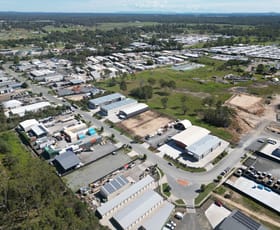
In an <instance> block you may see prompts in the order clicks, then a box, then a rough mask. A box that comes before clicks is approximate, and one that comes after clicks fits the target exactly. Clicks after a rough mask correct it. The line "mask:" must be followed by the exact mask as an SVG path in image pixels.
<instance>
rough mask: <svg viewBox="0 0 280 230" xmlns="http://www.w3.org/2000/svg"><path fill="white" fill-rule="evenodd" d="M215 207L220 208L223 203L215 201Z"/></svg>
mask: <svg viewBox="0 0 280 230" xmlns="http://www.w3.org/2000/svg"><path fill="white" fill-rule="evenodd" d="M215 205H217V206H219V207H222V206H223V203H222V202H221V201H220V200H216V201H215Z"/></svg>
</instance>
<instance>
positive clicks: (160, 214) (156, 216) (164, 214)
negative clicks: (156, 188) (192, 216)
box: [142, 201, 175, 230]
mask: <svg viewBox="0 0 280 230" xmlns="http://www.w3.org/2000/svg"><path fill="white" fill-rule="evenodd" d="M174 207H175V206H174V205H173V204H171V203H169V202H168V201H166V202H165V203H164V204H163V205H161V206H160V207H159V209H156V210H155V211H154V212H153V213H152V215H151V216H150V217H149V218H148V219H147V220H146V221H145V222H144V223H143V224H142V227H144V229H145V230H161V229H162V227H163V226H164V224H165V222H166V221H167V220H168V218H169V216H170V215H171V213H172V211H173V209H174Z"/></svg>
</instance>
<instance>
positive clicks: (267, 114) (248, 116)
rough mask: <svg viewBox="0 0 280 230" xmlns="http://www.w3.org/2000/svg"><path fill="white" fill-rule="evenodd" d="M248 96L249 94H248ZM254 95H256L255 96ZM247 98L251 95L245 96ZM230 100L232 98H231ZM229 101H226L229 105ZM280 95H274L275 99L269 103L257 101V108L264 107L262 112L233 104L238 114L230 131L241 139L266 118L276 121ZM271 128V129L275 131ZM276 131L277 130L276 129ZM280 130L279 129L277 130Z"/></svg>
mask: <svg viewBox="0 0 280 230" xmlns="http://www.w3.org/2000/svg"><path fill="white" fill-rule="evenodd" d="M246 96H247V95H246ZM253 97H254V96H253ZM244 98H247V100H248V99H249V98H250V97H244ZM229 101H230V100H229ZM229 101H228V102H226V103H227V104H228V105H229ZM256 101H257V100H256V99H255V101H253V102H250V101H249V102H248V103H247V105H249V104H253V103H254V102H256ZM279 101H280V95H274V96H273V99H271V100H270V103H269V104H264V103H263V101H261V102H260V103H256V105H255V106H256V107H257V108H262V110H261V111H262V112H261V113H256V114H254V113H252V112H249V111H245V109H240V108H239V107H238V108H237V107H236V106H232V107H234V109H235V112H236V115H235V117H234V122H233V123H232V125H231V127H230V131H231V133H232V134H233V136H234V137H235V139H236V140H238V139H239V137H240V135H242V134H244V133H248V132H249V131H251V130H252V129H254V128H255V127H256V126H257V125H258V124H259V123H261V122H263V121H264V120H269V121H274V122H275V121H276V107H277V105H278V104H279ZM273 130H274V129H273ZM273 130H271V131H273ZM274 131H276V130H274ZM277 132H278V131H277Z"/></svg>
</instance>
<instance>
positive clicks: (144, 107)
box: [121, 103, 149, 116]
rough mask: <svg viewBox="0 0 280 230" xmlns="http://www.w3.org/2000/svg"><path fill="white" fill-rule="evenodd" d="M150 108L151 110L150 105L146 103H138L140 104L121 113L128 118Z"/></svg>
mask: <svg viewBox="0 0 280 230" xmlns="http://www.w3.org/2000/svg"><path fill="white" fill-rule="evenodd" d="M148 108H149V107H148V105H146V104H144V103H138V104H135V105H131V106H129V107H126V108H124V109H122V110H121V112H122V113H124V114H125V115H127V116H128V115H130V114H132V113H135V112H138V111H142V110H145V109H148Z"/></svg>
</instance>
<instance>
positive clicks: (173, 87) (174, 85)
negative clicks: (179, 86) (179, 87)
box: [167, 80, 176, 89]
mask: <svg viewBox="0 0 280 230" xmlns="http://www.w3.org/2000/svg"><path fill="white" fill-rule="evenodd" d="M167 85H168V87H169V88H170V89H175V88H176V82H175V81H173V80H171V81H169V82H168V84H167Z"/></svg>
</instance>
